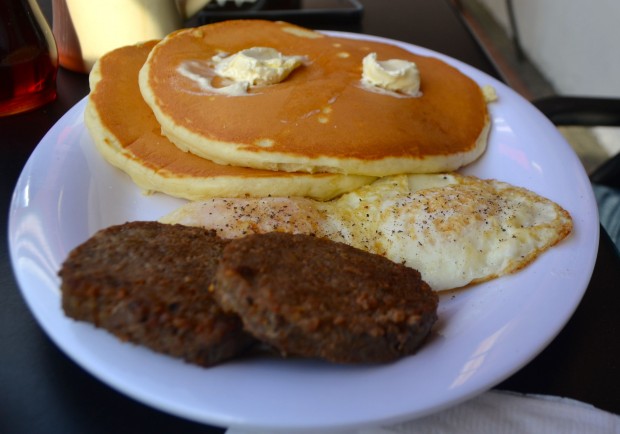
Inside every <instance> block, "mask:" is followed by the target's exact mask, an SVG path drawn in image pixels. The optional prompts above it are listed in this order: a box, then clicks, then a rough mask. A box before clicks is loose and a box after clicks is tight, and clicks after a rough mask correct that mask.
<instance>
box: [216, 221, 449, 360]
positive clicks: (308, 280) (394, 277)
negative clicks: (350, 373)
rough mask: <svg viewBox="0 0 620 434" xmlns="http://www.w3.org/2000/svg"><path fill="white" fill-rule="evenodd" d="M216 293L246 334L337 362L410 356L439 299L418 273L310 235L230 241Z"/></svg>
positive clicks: (290, 350) (427, 328)
mask: <svg viewBox="0 0 620 434" xmlns="http://www.w3.org/2000/svg"><path fill="white" fill-rule="evenodd" d="M213 291H214V294H215V297H216V299H217V300H218V302H219V304H220V305H221V306H222V307H223V308H224V309H226V310H229V311H233V312H236V313H237V314H239V316H240V317H241V318H242V320H243V323H244V326H245V328H246V330H247V331H249V332H250V333H252V334H253V335H254V336H256V337H257V338H258V339H260V340H262V341H264V342H266V343H268V344H270V345H272V346H274V347H275V348H276V349H278V350H279V351H280V352H281V353H282V354H283V355H294V356H303V357H319V358H323V359H326V360H329V361H332V362H337V363H375V362H387V361H391V360H394V359H396V358H399V357H401V356H404V355H408V354H412V353H414V352H415V351H416V349H417V348H418V347H419V346H420V344H421V343H422V342H423V340H424V339H425V338H426V336H427V335H428V334H429V331H430V330H431V327H432V325H433V324H434V323H435V321H436V319H437V305H438V296H437V294H436V293H435V292H434V291H432V290H431V289H430V287H429V286H428V285H427V284H426V283H425V282H424V281H423V280H422V279H421V277H420V273H418V272H417V271H415V270H413V269H411V268H408V267H406V266H403V265H401V264H396V263H394V262H392V261H390V260H388V259H385V258H384V257H381V256H378V255H373V254H370V253H367V252H364V251H362V250H358V249H355V248H353V247H350V246H347V245H344V244H340V243H335V242H333V241H329V240H326V239H319V238H315V237H312V236H307V235H292V234H285V233H278V232H274V233H268V234H261V235H250V236H247V237H244V238H240V239H237V240H233V241H231V242H230V243H229V244H228V245H227V246H226V247H225V248H224V250H223V254H222V259H221V260H220V265H219V267H218V269H217V272H216V277H215V281H214V286H213Z"/></svg>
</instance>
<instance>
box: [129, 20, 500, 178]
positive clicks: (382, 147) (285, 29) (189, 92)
mask: <svg viewBox="0 0 620 434" xmlns="http://www.w3.org/2000/svg"><path fill="white" fill-rule="evenodd" d="M251 47H269V48H273V49H275V50H277V51H279V52H281V53H282V54H284V55H288V56H293V55H295V56H304V57H305V59H306V60H305V61H304V63H303V65H302V66H300V67H298V68H297V69H295V70H294V71H293V72H292V73H291V74H290V75H289V76H288V77H287V78H286V79H285V80H283V81H282V82H280V83H277V84H272V85H268V86H258V87H252V88H250V89H249V91H248V93H247V94H245V95H242V96H229V95H222V94H217V93H214V92H212V91H209V89H208V88H205V87H204V86H201V81H200V80H197V79H195V78H191V77H188V76H187V74H185V75H184V74H183V73H181V72H180V71H181V70H182V68H186V67H187V65H188V64H190V65H194V66H196V65H201V66H202V68H203V69H204V70H207V71H208V69H209V68H210V67H211V66H210V65H211V64H212V62H213V60H212V58H213V56H216V55H221V54H222V53H228V54H234V53H237V52H239V51H240V50H244V49H248V48H251ZM372 52H376V53H377V56H378V59H380V60H387V59H403V60H408V61H413V62H415V63H416V65H417V67H418V69H419V71H420V76H421V88H420V91H421V95H420V96H416V97H395V96H392V95H386V94H383V93H379V92H373V91H369V90H368V89H366V88H364V86H362V85H361V82H360V79H361V75H362V59H363V58H364V57H365V56H366V55H368V54H369V53H372ZM180 68H181V69H180ZM196 69H198V70H199V69H200V68H196ZM204 78H205V79H207V78H209V77H208V73H206V74H205V76H204ZM213 83H214V86H215V81H214V82H213ZM140 87H141V91H142V94H143V96H144V98H145V101H146V102H147V103H148V104H149V105H150V107H151V108H152V109H153V111H154V113H155V115H156V116H157V118H158V120H159V122H160V124H161V125H162V132H163V133H164V134H165V135H166V136H167V137H168V138H169V139H170V140H171V141H172V142H173V143H175V144H176V145H177V146H178V147H179V148H181V149H184V150H189V151H190V152H192V153H195V154H197V155H200V156H202V157H205V158H209V159H211V160H213V161H217V162H219V163H223V164H233V165H241V166H248V167H255V168H262V169H272V170H276V169H277V170H287V171H308V172H318V171H329V172H337V173H349V174H363V175H370V176H384V175H391V174H398V173H413V172H439V171H451V170H454V169H457V168H458V167H461V166H463V165H465V164H467V163H469V162H471V161H473V160H475V159H476V158H478V157H479V156H480V155H481V154H482V152H483V151H484V149H485V146H486V138H487V134H488V126H489V115H488V111H487V105H486V101H485V99H484V96H483V93H482V91H481V89H480V87H479V86H478V85H477V83H475V82H474V81H473V80H471V79H470V78H469V77H467V76H465V75H464V74H462V73H461V72H459V71H458V70H457V69H456V68H454V67H452V66H449V65H448V64H446V63H445V62H443V61H441V60H438V59H436V58H432V57H425V56H419V55H415V54H412V53H410V52H408V51H406V50H404V49H402V48H399V47H397V46H393V45H388V44H383V43H378V42H370V41H365V40H354V39H347V38H338V37H329V36H325V35H322V34H320V33H317V32H313V31H310V30H307V29H303V28H301V27H297V26H293V25H291V24H288V23H283V22H277V23H276V22H269V21H261V20H240V21H227V22H222V23H217V24H210V25H206V26H203V27H198V28H195V29H186V30H181V31H178V32H175V33H173V34H171V35H169V36H168V37H166V38H165V39H163V40H162V41H161V42H160V43H159V44H158V45H157V46H156V47H155V48H154V49H153V51H152V52H151V54H150V55H149V60H148V61H147V62H146V63H145V65H144V68H143V69H142V71H141V73H140Z"/></svg>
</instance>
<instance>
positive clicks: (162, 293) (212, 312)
mask: <svg viewBox="0 0 620 434" xmlns="http://www.w3.org/2000/svg"><path fill="white" fill-rule="evenodd" d="M225 244H226V242H225V241H224V240H222V239H220V238H219V237H217V236H216V235H215V233H214V232H212V231H207V230H205V229H201V228H192V227H186V226H181V225H166V224H161V223H157V222H131V223H125V224H122V225H117V226H112V227H109V228H106V229H103V230H101V231H99V232H98V233H96V234H95V235H94V236H93V237H91V238H90V239H89V240H87V241H86V242H85V243H83V244H82V245H80V246H78V247H77V248H75V249H74V250H73V251H72V252H71V253H70V254H69V256H68V258H67V259H66V260H65V262H64V263H63V265H62V268H61V270H60V272H59V275H60V278H61V279H62V284H61V291H62V307H63V309H64V311H65V313H66V315H67V316H69V317H72V318H74V319H76V320H80V321H88V322H91V323H93V324H94V325H95V326H97V327H101V328H104V329H106V330H108V331H109V332H111V333H113V334H114V335H116V336H117V337H119V338H120V339H122V340H125V341H130V342H134V343H136V344H141V345H145V346H147V347H149V348H151V349H153V350H155V351H158V352H161V353H166V354H169V355H172V356H175V357H180V358H183V359H185V360H186V361H188V362H192V363H195V364H199V365H203V366H210V365H213V364H215V363H217V362H219V361H221V360H224V359H227V358H230V357H232V356H234V355H235V354H237V353H239V352H240V351H241V350H243V349H245V348H246V347H247V346H248V345H249V344H250V343H251V342H253V341H254V339H253V338H252V337H251V336H250V335H248V334H246V333H244V332H243V329H242V324H241V321H240V320H239V318H238V317H237V316H236V315H232V314H227V313H224V312H223V311H222V310H221V309H220V308H219V306H218V305H217V304H216V303H215V301H214V299H213V297H212V294H211V293H210V292H209V290H208V288H209V285H210V284H211V281H212V278H213V275H214V272H215V269H216V266H217V263H218V260H219V257H220V254H221V251H222V249H223V248H224V245H225Z"/></svg>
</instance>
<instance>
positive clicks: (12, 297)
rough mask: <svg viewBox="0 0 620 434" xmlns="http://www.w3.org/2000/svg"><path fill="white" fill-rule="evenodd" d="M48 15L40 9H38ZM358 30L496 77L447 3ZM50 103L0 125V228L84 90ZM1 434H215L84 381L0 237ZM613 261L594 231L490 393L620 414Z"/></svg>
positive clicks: (389, 13)
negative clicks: (538, 348)
mask: <svg viewBox="0 0 620 434" xmlns="http://www.w3.org/2000/svg"><path fill="white" fill-rule="evenodd" d="M40 3H41V4H42V7H43V9H44V13H45V14H46V15H47V16H51V8H50V2H49V1H41V2H40ZM362 3H363V5H364V8H365V10H364V16H363V19H362V20H361V22H359V23H353V24H352V23H345V24H343V23H334V22H330V21H325V22H324V23H323V24H324V25H323V26H320V27H321V28H324V29H342V30H346V31H357V32H363V33H368V34H373V35H378V36H384V37H389V38H394V39H398V40H402V41H406V42H410V43H413V44H417V45H421V46H424V47H428V48H431V49H433V50H436V51H439V52H442V53H444V54H447V55H449V56H452V57H454V58H457V59H459V60H462V61H464V62H466V63H468V64H470V65H472V66H474V67H476V68H478V69H480V70H482V71H484V72H486V73H488V74H490V75H492V76H495V77H497V78H500V79H501V77H499V74H498V72H497V70H496V69H495V67H494V65H493V64H492V62H491V61H490V60H489V59H488V58H487V56H486V54H485V52H484V50H483V49H481V47H480V46H479V45H478V43H477V41H476V40H475V38H474V37H473V36H472V34H471V33H470V31H469V30H468V28H467V26H466V25H465V23H464V22H463V21H462V19H461V17H460V15H459V14H458V11H456V10H455V9H454V8H453V6H452V4H451V3H450V2H448V1H430V0H390V1H385V0H363V1H362ZM58 92H59V96H58V99H57V100H56V101H55V102H53V103H51V104H49V105H47V106H45V107H44V108H41V109H38V110H35V111H32V112H30V113H26V114H21V115H16V116H12V117H8V118H0V207H1V209H0V226H1V227H4V228H6V227H7V216H8V209H9V202H10V199H11V195H12V191H13V188H14V186H15V183H16V181H17V178H18V176H19V174H20V172H21V169H22V167H23V166H24V164H25V162H26V160H27V159H28V157H29V155H30V154H31V152H32V151H33V150H34V148H35V147H36V145H37V143H38V142H39V140H40V139H41V138H42V137H43V135H44V134H45V133H46V132H47V130H48V129H49V128H50V127H52V125H54V123H55V122H56V121H57V120H58V119H59V118H60V117H61V116H62V115H63V114H64V113H65V112H66V111H67V110H68V109H69V108H70V107H71V106H73V105H74V104H75V103H76V102H77V101H79V100H80V99H81V98H83V97H84V96H85V95H86V94H87V92H88V80H87V77H86V76H85V75H80V74H75V73H72V72H69V71H66V70H62V69H61V70H60V71H59V75H58ZM0 233H1V235H0V237H1V238H2V243H1V244H2V246H1V247H0V432H3V433H38V432H41V433H43V432H44V433H55V432H58V433H106V434H107V433H121V432H148V433H170V432H179V433H221V432H223V431H224V430H223V429H222V428H216V427H208V426H205V425H200V424H196V423H193V422H189V421H186V420H183V419H180V418H177V417H175V416H171V415H168V414H164V413H162V412H159V411H157V410H154V409H152V408H149V407H147V406H144V405H142V404H140V403H138V402H136V401H134V400H132V399H130V398H128V397H126V396H124V395H122V394H120V393H118V392H116V391H115V390H113V389H111V388H110V387H108V386H107V385H105V384H103V383H101V382H100V381H98V380H96V379H95V378H93V377H92V376H91V375H90V374H88V373H86V372H85V371H84V370H83V369H82V368H80V367H79V366H78V365H76V364H75V363H74V362H73V361H72V360H70V359H69V358H67V357H66V356H65V355H64V354H63V353H61V352H60V351H59V350H58V349H57V347H56V346H55V345H54V344H53V343H52V342H51V341H50V340H49V339H48V338H47V336H46V335H45V334H44V332H43V331H42V329H41V328H39V326H38V325H37V323H36V321H35V320H34V317H33V316H32V315H31V313H30V312H29V310H28V309H27V307H26V305H25V303H24V301H23V299H22V297H21V295H20V292H19V289H18V287H17V284H16V282H15V279H14V277H13V273H12V270H11V265H10V260H9V255H8V250H7V233H6V229H5V230H4V231H2V232H0ZM619 281H620V260H619V259H618V256H617V252H616V251H615V250H614V247H613V244H612V243H611V242H610V240H609V238H608V237H607V236H606V235H605V234H604V233H603V234H602V237H601V243H600V246H599V254H598V259H597V262H596V268H595V270H594V275H593V277H592V280H591V282H590V285H589V287H588V290H587V293H586V295H585V297H584V299H583V301H582V303H581V305H580V306H579V308H578V309H577V311H576V312H575V314H574V316H573V317H572V319H571V320H570V321H569V322H568V324H567V325H566V327H565V328H564V330H563V331H562V332H561V333H560V335H559V336H558V337H557V338H556V339H555V340H554V341H553V342H552V343H551V344H550V345H549V346H548V348H547V349H546V350H544V351H543V352H542V353H541V354H540V355H539V356H538V357H537V358H536V359H534V360H533V361H532V362H531V363H530V364H529V365H527V366H526V367H524V368H523V369H522V370H521V371H519V372H517V373H516V374H514V375H513V376H512V377H510V378H509V379H508V380H506V381H505V382H504V383H502V384H500V385H498V386H497V387H498V388H502V389H509V390H514V391H519V392H528V393H541V394H549V395H559V396H567V397H570V398H573V399H578V400H581V401H585V402H588V403H591V404H593V405H595V406H597V407H599V408H601V409H604V410H607V411H611V412H614V413H620V338H619V336H620V314H618V312H620V284H619V283H618V282H619Z"/></svg>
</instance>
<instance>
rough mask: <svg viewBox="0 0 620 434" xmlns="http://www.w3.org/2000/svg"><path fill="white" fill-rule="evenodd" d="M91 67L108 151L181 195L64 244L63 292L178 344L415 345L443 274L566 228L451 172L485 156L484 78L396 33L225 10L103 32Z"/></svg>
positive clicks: (349, 359) (142, 181)
mask: <svg viewBox="0 0 620 434" xmlns="http://www.w3.org/2000/svg"><path fill="white" fill-rule="evenodd" d="M90 84H91V93H90V96H89V99H88V103H87V106H86V110H85V123H86V125H87V127H88V130H89V132H90V135H91V137H92V139H93V141H94V142H95V145H96V147H97V149H98V151H99V152H100V153H101V155H102V156H103V157H104V158H105V159H106V160H107V161H108V162H109V163H111V164H112V165H114V166H116V167H118V168H120V169H121V170H123V171H124V172H126V173H127V174H128V175H129V176H130V177H131V178H132V180H133V181H134V183H135V184H136V185H137V186H139V187H140V188H141V189H142V190H143V191H146V192H152V191H158V192H162V193H165V194H168V195H171V196H176V197H180V198H184V199H188V200H189V201H190V202H188V203H187V204H185V205H183V206H181V207H180V208H178V209H176V210H174V211H173V212H171V213H169V214H167V215H165V216H154V218H160V220H159V221H158V222H154V221H153V222H144V221H143V222H132V223H125V224H122V225H116V226H112V227H109V228H107V229H103V230H101V231H99V232H97V233H96V234H95V235H94V236H93V237H91V238H90V239H88V240H87V241H85V242H84V243H83V244H81V245H80V246H78V247H76V248H75V249H74V250H72V251H71V252H70V254H69V256H68V258H67V259H66V261H65V262H64V263H63V264H62V268H61V270H60V272H59V275H60V278H61V280H62V283H61V293H62V306H63V309H64V311H65V313H66V315H67V316H69V317H71V318H74V319H76V320H79V321H86V322H90V323H93V324H94V325H95V326H97V327H101V328H103V329H106V330H108V331H109V332H111V333H113V334H114V335H116V336H117V337H119V338H120V339H122V340H126V341H130V342H133V343H136V344H141V345H144V346H147V347H149V348H151V349H153V350H155V351H158V352H161V353H165V354H169V355H172V356H175V357H179V358H183V359H185V360H186V361H188V362H191V363H195V364H198V365H202V366H211V365H214V364H216V363H219V362H221V361H224V360H226V359H229V358H232V357H235V356H237V355H239V354H240V353H241V352H243V351H244V350H246V349H247V348H249V347H254V346H255V345H256V344H259V345H266V346H268V347H269V348H272V349H275V350H276V351H277V352H278V353H280V354H282V355H284V356H294V357H308V358H319V359H324V360H327V361H330V362H335V363H381V362H388V361H392V360H395V359H398V358H400V357H403V356H407V355H410V354H413V353H415V352H416V351H417V350H418V348H419V347H420V345H422V343H423V342H424V341H425V340H426V338H427V336H428V335H429V334H430V331H431V329H432V327H433V325H434V323H435V322H436V320H437V308H438V300H439V296H438V293H437V291H442V290H448V289H455V288H462V287H464V286H468V285H471V284H475V283H478V282H484V281H487V280H490V279H493V278H496V277H499V276H503V275H506V274H509V273H513V272H515V271H517V270H519V269H521V268H523V267H525V266H526V265H527V264H529V263H531V262H532V261H534V259H536V258H537V257H538V256H539V255H541V254H542V253H543V252H545V251H546V250H548V249H549V248H551V247H552V246H554V245H555V244H557V243H559V242H560V241H561V240H563V239H564V238H566V237H567V236H568V235H569V234H570V232H571V231H572V227H573V223H572V220H571V217H570V215H569V214H568V212H566V211H565V210H564V209H563V208H562V207H561V206H560V205H558V204H556V203H554V202H553V201H551V200H549V199H547V198H544V197H542V196H540V195H538V194H536V193H534V192H532V191H529V190H526V189H524V188H520V187H516V186H512V185H510V184H507V183H504V182H500V181H498V180H493V179H487V180H483V179H479V178H476V177H473V176H464V175H460V174H457V173H454V172H453V171H454V170H456V169H458V168H460V167H462V166H464V165H467V164H469V163H471V162H473V161H474V160H476V159H478V158H479V157H480V156H481V155H482V154H483V153H484V151H485V149H486V146H487V138H488V133H489V129H490V116H489V111H488V109H487V103H489V102H490V101H492V100H494V99H495V98H496V95H494V94H493V92H489V89H488V88H485V87H480V86H479V85H478V84H477V83H476V82H475V81H474V80H472V79H471V78H469V77H468V76H467V75H465V74H463V73H462V72H460V71H459V70H458V69H456V68H455V67H453V66H450V65H448V63H446V62H443V61H441V60H440V59H437V58H433V57H428V56H422V55H418V54H413V53H411V52H410V51H408V50H406V49H404V48H401V47H399V46H398V44H387V43H382V42H377V41H369V40H366V39H364V38H356V37H353V38H343V37H336V36H328V35H326V34H323V33H319V32H315V31H312V30H309V29H305V28H302V27H298V26H295V25H292V24H289V23H285V22H270V21H262V20H237V21H226V22H221V23H217V24H210V25H206V26H202V27H198V28H194V29H185V30H180V31H177V32H174V33H172V34H170V35H168V36H167V37H166V38H164V39H162V40H160V41H149V42H144V43H142V44H138V45H135V46H128V47H122V48H119V49H116V50H114V51H112V52H110V53H108V54H106V55H104V56H103V57H102V58H100V59H99V61H98V62H97V63H96V65H95V66H94V67H93V70H92V72H91V75H90ZM377 178H378V179H377Z"/></svg>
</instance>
